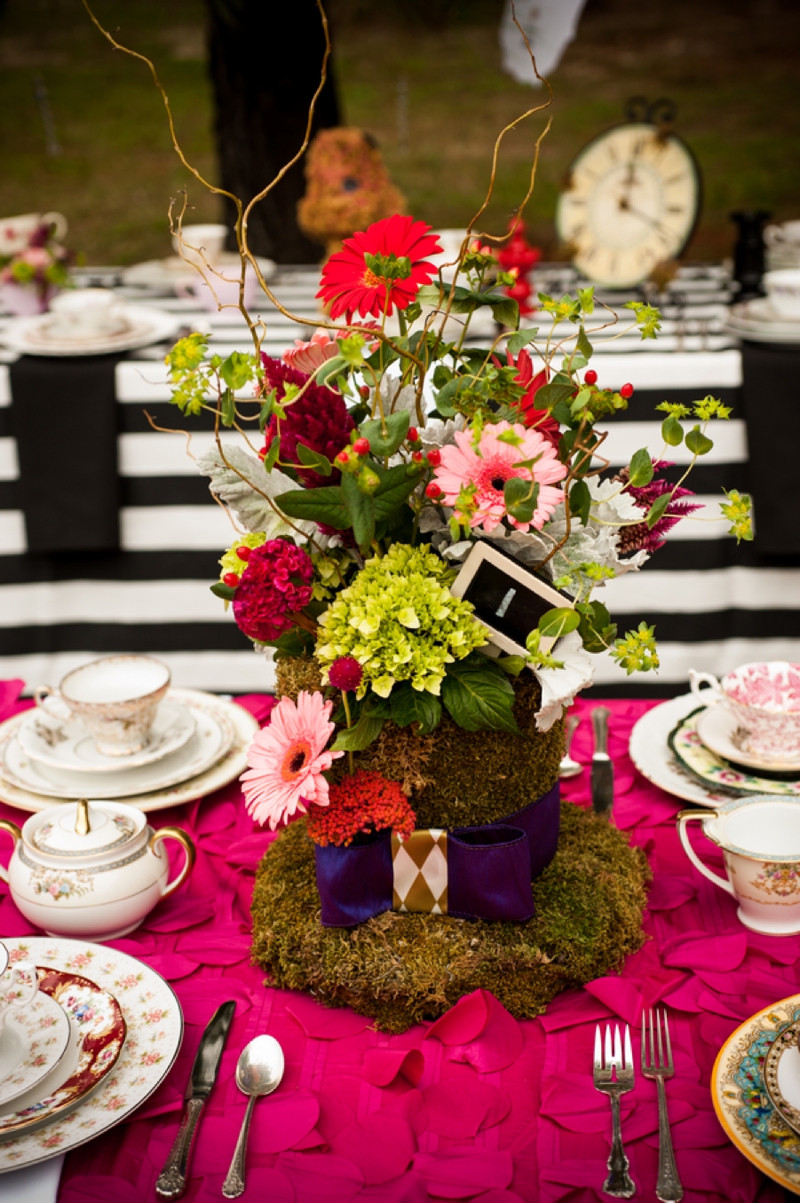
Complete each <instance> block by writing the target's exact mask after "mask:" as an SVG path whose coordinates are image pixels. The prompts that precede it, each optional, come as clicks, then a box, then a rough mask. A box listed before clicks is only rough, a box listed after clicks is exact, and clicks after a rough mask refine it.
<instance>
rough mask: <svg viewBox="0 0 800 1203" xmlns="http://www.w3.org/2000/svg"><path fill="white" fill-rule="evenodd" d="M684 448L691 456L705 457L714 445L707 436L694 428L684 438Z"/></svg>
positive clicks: (696, 427) (697, 427)
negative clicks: (685, 447)
mask: <svg viewBox="0 0 800 1203" xmlns="http://www.w3.org/2000/svg"><path fill="white" fill-rule="evenodd" d="M686 446H687V447H688V448H689V450H690V451H691V453H692V455H706V454H707V453H708V452H709V451H710V450H711V448H712V447H713V446H714V444H713V442H712V441H711V439H710V438H708V437H707V435H704V434H703V432H702V430H701V429H700V427H699V426H694V427H692V429H691V430H690V431H689V433H688V434H687V436H686Z"/></svg>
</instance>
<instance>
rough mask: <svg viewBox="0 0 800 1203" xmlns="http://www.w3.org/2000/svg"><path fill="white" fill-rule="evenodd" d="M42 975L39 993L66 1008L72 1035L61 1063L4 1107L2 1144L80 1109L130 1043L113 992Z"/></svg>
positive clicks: (45, 971)
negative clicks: (125, 1046) (76, 1108)
mask: <svg viewBox="0 0 800 1203" xmlns="http://www.w3.org/2000/svg"><path fill="white" fill-rule="evenodd" d="M37 972H38V974H39V989H40V990H41V991H42V993H44V994H49V995H50V997H51V998H53V999H54V1000H55V1001H56V1002H57V1003H58V1004H59V1005H60V1006H61V1007H63V1008H64V1010H65V1011H66V1013H67V1016H68V1017H69V1021H70V1028H71V1030H72V1035H71V1037H70V1043H69V1047H68V1049H67V1052H66V1053H65V1054H64V1057H63V1059H62V1061H61V1062H60V1064H59V1065H58V1066H57V1067H56V1068H55V1069H54V1070H53V1071H52V1072H51V1073H49V1074H48V1075H47V1077H46V1078H44V1080H43V1081H41V1082H40V1083H39V1084H38V1085H37V1086H35V1087H33V1088H32V1089H31V1090H29V1091H28V1092H27V1094H24V1095H21V1096H20V1097H19V1098H17V1099H15V1100H14V1101H13V1103H10V1104H9V1105H8V1108H3V1109H2V1112H4V1113H1V1112H0V1141H5V1140H7V1139H9V1138H10V1137H12V1136H15V1135H16V1134H17V1133H20V1132H26V1133H27V1132H29V1131H32V1130H33V1129H34V1128H35V1127H38V1126H39V1125H41V1124H45V1123H49V1121H50V1120H52V1119H54V1118H55V1117H56V1116H62V1115H65V1114H66V1113H67V1112H68V1111H71V1110H72V1109H73V1108H75V1107H77V1106H78V1104H79V1103H81V1102H83V1100H84V1099H85V1098H86V1096H87V1095H88V1094H89V1093H90V1091H92V1090H94V1088H95V1087H96V1086H98V1085H99V1084H100V1083H101V1082H102V1081H103V1080H104V1079H105V1077H106V1076H107V1074H109V1073H110V1072H111V1070H112V1069H113V1068H114V1066H115V1065H116V1063H117V1058H118V1057H119V1055H120V1053H121V1052H122V1046H123V1044H124V1043H125V1033H126V1025H125V1020H124V1018H123V1015H122V1011H121V1009H120V1005H119V1003H118V1002H117V1000H116V998H114V995H113V994H110V993H109V992H108V991H107V990H102V989H101V988H100V986H97V985H95V983H94V982H90V981H89V979H88V978H85V977H81V976H80V975H79V974H77V973H64V972H62V971H61V970H60V969H50V968H43V967H41V966H38V967H37ZM11 1108H13V1110H11Z"/></svg>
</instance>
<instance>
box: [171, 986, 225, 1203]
mask: <svg viewBox="0 0 800 1203" xmlns="http://www.w3.org/2000/svg"><path fill="white" fill-rule="evenodd" d="M235 1010H236V1003H235V1002H234V1001H231V1002H225V1003H223V1004H222V1006H221V1007H218V1008H217V1010H216V1011H215V1012H214V1014H213V1015H212V1016H211V1019H210V1021H209V1024H208V1027H207V1028H206V1030H205V1031H204V1032H203V1037H202V1039H201V1041H200V1046H199V1048H198V1050H197V1053H196V1054H195V1058H194V1065H193V1066H192V1072H191V1076H190V1077H189V1082H188V1084H187V1086H186V1094H185V1096H184V1098H185V1099H186V1110H185V1112H184V1115H183V1121H182V1122H181V1126H180V1129H179V1131H178V1135H177V1136H176V1137H175V1144H174V1145H173V1146H172V1150H171V1151H170V1155H169V1157H168V1158H167V1161H166V1164H165V1166H164V1168H163V1170H162V1171H161V1173H160V1174H159V1176H158V1180H157V1181H156V1194H157V1195H158V1197H159V1198H160V1199H177V1198H178V1197H179V1196H180V1195H182V1194H183V1192H184V1190H185V1189H186V1170H187V1168H188V1165H189V1154H190V1153H191V1149H192V1140H193V1139H194V1134H195V1130H196V1128H197V1124H198V1121H199V1119H200V1115H201V1112H202V1110H203V1106H204V1104H205V1101H206V1099H207V1098H208V1096H209V1095H210V1094H211V1091H212V1088H213V1086H214V1083H215V1082H216V1080H217V1071H218V1069H219V1063H220V1061H221V1059H222V1051H223V1049H224V1048H225V1041H226V1040H227V1038H228V1030H229V1029H230V1026H231V1022H232V1021H233V1013H234V1011H235Z"/></svg>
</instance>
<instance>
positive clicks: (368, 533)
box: [312, 473, 375, 555]
mask: <svg viewBox="0 0 800 1203" xmlns="http://www.w3.org/2000/svg"><path fill="white" fill-rule="evenodd" d="M340 488H341V490H342V496H343V497H344V502H345V505H346V506H347V512H348V513H349V515H350V519H351V521H352V524H353V538H354V539H355V541H356V543H357V544H358V548H359V551H360V552H361V554H362V555H366V553H367V552H368V551H369V549H370V548H371V547H372V540H373V539H374V538H375V503H374V501H373V500H372V497H371V496H370V495H369V494H367V493H364V492H363V491H362V490H361V489H360V488H359V487H358V483H357V481H356V479H355V477H354V476H350V475H349V474H348V473H343V474H342V483H341V485H340ZM314 491H315V490H312V492H314Z"/></svg>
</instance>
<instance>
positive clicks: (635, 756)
mask: <svg viewBox="0 0 800 1203" xmlns="http://www.w3.org/2000/svg"><path fill="white" fill-rule="evenodd" d="M696 709H697V698H696V697H695V695H694V694H693V693H684V694H681V695H680V697H677V698H670V700H669V701H668V702H661V703H660V704H659V705H658V706H653V708H652V710H648V711H647V712H646V713H645V714H643V715H642V717H641V718H640V719H639V720H638V722H637V723H636V724H635V725H634V728H633V730H632V731H631V738H630V744H629V752H630V757H631V760H632V761H633V763H634V764H635V765H636V768H637V769H638V770H639V772H640V773H641V774H642V776H643V777H645V778H646V779H647V780H648V781H651V782H652V783H653V785H657V786H658V787H659V789H663V790H666V792H667V793H668V794H673V795H674V796H675V797H676V798H683V800H684V801H685V802H696V803H697V804H698V805H699V806H707V807H709V808H710V809H714V810H715V809H716V808H717V807H718V806H722V804H723V803H724V802H728V801H729V800H730V797H731V795H730V794H729V793H727V792H726V791H725V790H721V789H713V788H707V787H706V785H705V784H704V783H703V782H701V781H700V779H699V778H698V777H695V776H694V774H693V773H689V772H688V771H687V770H686V769H684V768H683V767H682V766H681V765H680V764H679V763H678V761H677V760H676V759H675V756H674V755H673V752H672V749H671V748H670V746H669V737H670V734H671V733H672V731H673V729H674V727H675V724H676V723H677V722H679V721H680V720H681V719H683V718H685V717H686V715H687V714H688V713H689V712H690V711H692V710H696Z"/></svg>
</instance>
